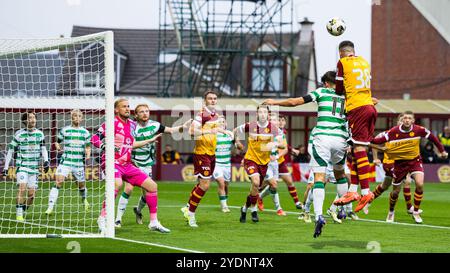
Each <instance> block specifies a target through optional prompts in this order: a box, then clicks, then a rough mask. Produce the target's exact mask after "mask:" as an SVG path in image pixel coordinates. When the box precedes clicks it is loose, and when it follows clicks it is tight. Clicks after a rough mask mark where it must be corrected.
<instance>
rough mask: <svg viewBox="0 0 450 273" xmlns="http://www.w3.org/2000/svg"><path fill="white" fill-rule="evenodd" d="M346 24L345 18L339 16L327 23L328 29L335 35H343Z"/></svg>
mask: <svg viewBox="0 0 450 273" xmlns="http://www.w3.org/2000/svg"><path fill="white" fill-rule="evenodd" d="M345 29H346V26H345V22H344V20H342V19H341V18H338V17H334V18H331V19H330V21H328V23H327V30H328V33H330V34H331V35H333V36H339V35H342V33H344V32H345Z"/></svg>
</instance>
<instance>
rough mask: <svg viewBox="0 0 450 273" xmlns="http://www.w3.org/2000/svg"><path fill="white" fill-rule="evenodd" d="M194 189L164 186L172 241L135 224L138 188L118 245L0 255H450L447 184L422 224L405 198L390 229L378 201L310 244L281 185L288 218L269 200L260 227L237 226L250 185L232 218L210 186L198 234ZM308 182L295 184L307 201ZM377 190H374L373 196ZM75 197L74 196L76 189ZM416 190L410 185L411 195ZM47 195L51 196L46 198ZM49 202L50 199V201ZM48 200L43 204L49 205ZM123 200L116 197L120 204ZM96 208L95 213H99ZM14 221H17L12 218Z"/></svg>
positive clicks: (11, 246)
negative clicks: (187, 213)
mask: <svg viewBox="0 0 450 273" xmlns="http://www.w3.org/2000/svg"><path fill="white" fill-rule="evenodd" d="M193 185H194V183H188V182H159V183H158V186H159V190H158V192H159V210H158V218H159V220H160V221H161V223H162V224H163V225H164V226H166V227H168V228H170V229H171V233H170V234H161V233H157V232H154V231H149V229H148V228H147V224H148V219H149V216H148V210H147V209H145V210H144V212H145V213H144V223H147V224H144V225H138V224H136V222H135V217H134V214H133V211H132V208H133V206H134V205H136V204H137V200H138V197H139V195H140V189H138V188H135V190H134V192H133V194H132V196H131V197H130V201H129V203H128V208H127V211H126V213H125V215H124V218H123V222H122V227H121V228H118V229H116V238H115V239H98V238H84V239H79V238H48V239H30V238H28V239H9V238H8V239H0V252H3V253H5V252H15V253H44V252H45V253H49V252H51V253H69V252H73V251H76V252H82V253H116V252H120V253H169V252H200V253H202V252H205V253H311V252H312V253H318V252H320V253H324V252H325V253H327V252H332V253H369V252H383V253H404V252H446V253H448V252H450V247H449V246H450V210H449V207H450V198H449V196H450V184H443V183H440V184H434V183H428V184H427V183H426V184H425V191H424V199H423V201H422V206H421V208H422V209H423V211H424V212H423V214H422V218H423V220H424V222H423V224H421V225H418V224H415V223H414V221H413V219H412V217H411V215H409V214H407V213H406V206H405V202H404V199H403V195H400V198H399V201H398V203H397V207H396V215H395V221H396V223H386V222H385V218H386V215H387V210H388V205H389V204H388V198H389V193H388V192H385V193H384V194H383V195H382V196H381V197H379V198H378V199H377V200H375V201H374V203H373V204H372V206H371V207H370V212H369V214H368V215H364V214H363V213H362V212H360V213H359V214H358V215H359V217H360V220H358V221H354V220H349V219H346V220H344V221H343V223H342V224H337V223H333V221H332V220H331V219H330V218H329V217H327V218H326V220H327V225H326V226H325V227H324V230H323V233H322V235H321V236H320V237H319V238H313V231H314V223H310V224H306V223H304V222H303V220H298V219H297V217H298V212H299V211H298V210H297V209H295V206H294V203H293V201H292V198H291V197H290V195H289V193H288V191H287V187H286V186H285V184H284V183H283V182H281V183H280V184H279V193H280V199H281V203H282V207H283V209H284V210H285V211H286V212H287V213H288V215H287V216H278V215H277V214H276V213H275V211H274V210H273V202H272V200H271V198H270V197H266V198H265V199H264V203H265V208H266V209H265V211H263V212H259V217H260V222H259V223H253V222H251V219H250V215H248V219H247V223H240V222H239V215H240V212H239V207H240V206H241V205H242V204H243V202H244V201H245V199H246V195H247V194H248V189H249V186H250V184H249V183H231V184H230V192H229V201H228V204H229V205H230V206H231V212H230V213H223V212H222V211H221V210H220V206H219V200H218V196H217V186H216V184H215V183H212V184H211V187H210V189H209V191H208V192H207V193H206V195H205V197H204V198H203V200H202V202H201V203H200V206H199V208H198V209H197V214H196V218H197V223H198V225H199V228H196V229H192V228H190V227H189V226H188V225H187V223H186V221H185V219H184V218H183V215H182V213H181V211H180V208H181V207H182V206H183V205H185V204H186V202H187V200H188V197H189V193H190V191H191V189H192V187H193ZM305 186H306V185H305V184H304V183H296V187H297V190H298V193H299V197H300V199H303V192H304V190H305ZM375 186H376V185H375V184H372V185H371V187H372V190H373V189H374V187H375ZM73 190H74V193H73V194H74V196H76V194H77V192H76V189H73ZM325 190H326V199H325V204H324V213H326V209H327V207H328V206H329V205H330V204H331V202H332V200H333V199H334V196H335V186H334V185H332V184H329V185H327V186H326V189H325ZM413 190H414V185H412V191H413ZM43 194H44V195H45V194H48V193H43ZM45 196H48V195H45ZM44 199H45V198H44ZM117 199H118V198H117ZM95 209H96V208H95ZM11 217H12V216H11Z"/></svg>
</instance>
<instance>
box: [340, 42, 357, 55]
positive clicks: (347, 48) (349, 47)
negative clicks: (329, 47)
mask: <svg viewBox="0 0 450 273" xmlns="http://www.w3.org/2000/svg"><path fill="white" fill-rule="evenodd" d="M351 55H355V44H354V43H353V42H351V41H342V42H341V43H340V44H339V56H340V57H341V58H344V57H348V56H351Z"/></svg>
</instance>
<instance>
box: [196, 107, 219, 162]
mask: <svg viewBox="0 0 450 273" xmlns="http://www.w3.org/2000/svg"><path fill="white" fill-rule="evenodd" d="M218 117H219V115H218V114H217V113H216V112H213V111H210V110H209V109H208V108H207V107H203V109H202V111H200V112H199V113H198V114H197V115H196V116H195V119H194V121H193V123H197V124H198V125H200V128H201V130H211V129H213V128H217V127H218V126H219V120H218ZM215 151H216V134H201V135H198V136H195V147H194V154H198V155H203V154H207V155H214V154H215Z"/></svg>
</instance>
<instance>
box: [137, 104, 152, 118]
mask: <svg viewBox="0 0 450 273" xmlns="http://www.w3.org/2000/svg"><path fill="white" fill-rule="evenodd" d="M134 116H135V117H136V120H137V121H138V122H147V121H148V120H149V119H150V107H149V106H148V105H147V104H145V103H142V104H139V105H138V106H136V108H134Z"/></svg>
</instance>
